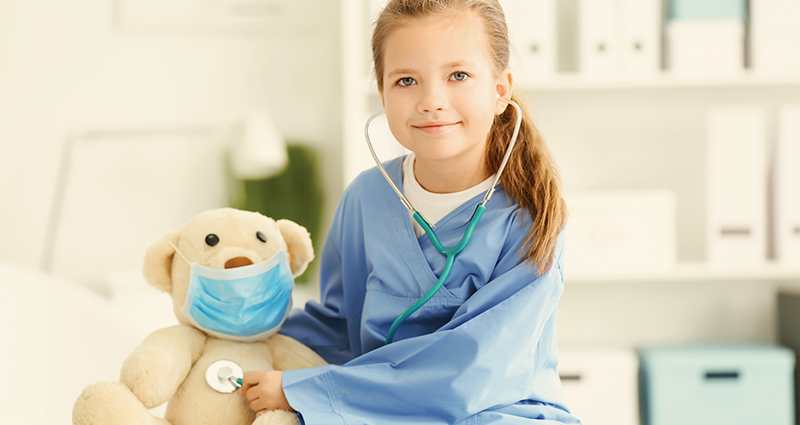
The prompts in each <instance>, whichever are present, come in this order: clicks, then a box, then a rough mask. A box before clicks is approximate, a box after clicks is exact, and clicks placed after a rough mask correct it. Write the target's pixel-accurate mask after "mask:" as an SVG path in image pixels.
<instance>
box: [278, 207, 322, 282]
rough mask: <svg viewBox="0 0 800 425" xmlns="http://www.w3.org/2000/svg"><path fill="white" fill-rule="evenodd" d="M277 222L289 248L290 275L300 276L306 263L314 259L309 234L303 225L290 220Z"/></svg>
mask: <svg viewBox="0 0 800 425" xmlns="http://www.w3.org/2000/svg"><path fill="white" fill-rule="evenodd" d="M277 224H278V228H279V229H280V230H281V235H283V239H284V240H285V241H286V246H287V249H288V250H289V266H290V267H291V269H292V277H297V276H300V275H301V274H303V272H304V271H306V267H308V263H310V262H311V260H313V259H314V247H313V245H311V235H309V234H308V230H306V228H305V227H303V226H301V225H299V224H297V223H295V222H293V221H290V220H278V221H277Z"/></svg>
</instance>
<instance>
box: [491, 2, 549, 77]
mask: <svg viewBox="0 0 800 425" xmlns="http://www.w3.org/2000/svg"><path fill="white" fill-rule="evenodd" d="M500 3H501V5H502V6H503V11H504V13H505V15H506V22H507V23H508V27H509V28H508V30H509V34H510V36H511V43H512V53H511V69H512V71H514V77H515V78H516V79H517V82H518V83H521V84H522V85H523V86H525V85H530V84H532V83H535V82H539V81H550V80H552V79H553V78H554V77H555V75H556V72H557V69H556V68H557V59H558V44H557V42H556V20H557V16H556V1H555V0H502V1H501V2H500Z"/></svg>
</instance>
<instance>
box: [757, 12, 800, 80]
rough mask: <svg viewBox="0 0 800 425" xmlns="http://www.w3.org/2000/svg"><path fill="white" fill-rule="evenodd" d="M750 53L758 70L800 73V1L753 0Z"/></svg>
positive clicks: (765, 73) (768, 72)
mask: <svg viewBox="0 0 800 425" xmlns="http://www.w3.org/2000/svg"><path fill="white" fill-rule="evenodd" d="M750 57H751V65H752V68H753V72H755V73H757V74H760V75H769V76H796V75H798V74H800V1H797V0H750Z"/></svg>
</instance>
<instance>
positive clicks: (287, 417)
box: [253, 410, 300, 425]
mask: <svg viewBox="0 0 800 425" xmlns="http://www.w3.org/2000/svg"><path fill="white" fill-rule="evenodd" d="M253 425H300V420H299V419H297V414H295V413H292V412H289V411H286V410H272V411H267V412H264V413H262V414H260V415H258V417H257V418H256V420H255V422H253Z"/></svg>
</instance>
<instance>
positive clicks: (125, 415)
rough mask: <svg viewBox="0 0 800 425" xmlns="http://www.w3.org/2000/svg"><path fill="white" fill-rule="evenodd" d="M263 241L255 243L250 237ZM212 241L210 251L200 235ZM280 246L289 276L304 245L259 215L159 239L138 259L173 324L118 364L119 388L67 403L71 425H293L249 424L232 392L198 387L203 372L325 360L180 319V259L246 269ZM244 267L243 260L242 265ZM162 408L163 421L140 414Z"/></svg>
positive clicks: (307, 242) (267, 420)
mask: <svg viewBox="0 0 800 425" xmlns="http://www.w3.org/2000/svg"><path fill="white" fill-rule="evenodd" d="M259 231H260V232H261V233H263V235H265V236H266V239H267V241H266V242H262V241H261V240H259V239H258V238H257V237H256V232H259ZM210 233H213V234H215V235H217V236H218V238H219V243H218V244H216V245H215V246H209V245H207V244H206V242H205V240H206V236H207V235H208V234H210ZM282 242H285V244H286V247H287V251H288V253H289V264H290V267H291V270H292V274H293V275H294V276H297V275H299V274H300V273H302V272H303V271H304V270H305V269H306V267H307V266H308V263H309V262H310V261H311V260H312V259H313V258H314V252H313V249H312V246H311V238H310V237H309V234H308V232H307V231H306V229H305V228H303V227H302V226H300V225H298V224H296V223H294V222H291V221H288V220H278V221H277V222H276V221H274V220H272V219H271V218H268V217H265V216H263V215H261V214H257V213H252V212H247V211H240V210H235V209H231V208H222V209H217V210H211V211H206V212H204V213H202V214H200V215H198V216H197V217H195V218H193V219H192V220H191V221H189V223H188V224H187V225H186V226H185V227H184V228H183V230H181V231H180V232H179V233H173V234H169V235H167V236H166V237H165V238H164V239H163V240H161V241H159V242H157V243H155V244H154V245H153V246H151V247H150V248H149V249H148V250H147V253H146V254H145V260H144V277H145V280H147V282H148V283H149V284H151V285H153V286H155V287H156V288H157V289H158V290H160V291H163V292H166V293H168V294H170V295H171V296H172V299H173V300H174V301H175V303H174V312H175V315H176V317H177V318H178V322H179V323H180V325H177V326H172V327H169V328H166V329H161V330H158V331H155V332H153V333H152V334H150V335H149V336H148V337H147V338H145V340H144V342H142V345H140V346H139V347H138V348H137V349H136V350H134V351H133V353H131V354H130V356H128V358H127V359H126V360H125V362H124V363H123V365H122V371H121V373H120V382H107V381H106V382H99V383H96V384H93V385H90V386H89V387H87V388H86V389H85V390H84V391H83V393H81V395H80V396H79V397H78V400H77V401H76V402H75V406H74V408H73V414H72V422H73V424H75V425H112V424H113V425H117V424H119V425H134V424H136V425H139V424H142V425H144V424H163V425H167V424H171V425H205V424H208V425H211V424H213V425H245V424H248V425H249V424H257V425H284V424H298V423H299V422H298V420H297V417H296V416H295V414H293V413H290V412H287V411H275V412H268V413H266V414H263V415H261V416H259V417H258V419H256V418H255V413H254V412H253V411H252V410H250V408H249V405H248V403H247V400H246V399H244V398H242V397H241V396H240V395H239V393H238V392H234V393H230V394H222V393H218V392H216V391H214V390H213V389H211V387H209V386H208V384H207V383H206V380H205V373H206V368H207V367H208V366H209V365H210V364H212V363H213V362H215V361H217V360H230V361H233V362H235V363H237V364H239V365H240V366H241V367H242V369H243V370H244V371H249V370H272V369H275V370H291V369H299V368H305V367H314V366H322V365H324V364H325V361H324V360H322V358H321V357H319V356H318V355H317V354H316V353H314V352H313V351H311V350H310V349H309V348H307V347H305V346H304V345H302V344H300V343H299V342H297V341H295V340H294V339H292V338H289V337H286V336H282V335H273V336H270V337H267V338H265V339H263V340H260V341H256V342H236V341H231V340H225V339H219V338H216V337H213V336H210V335H207V334H206V333H204V332H203V331H201V330H199V329H197V328H195V327H194V326H192V325H191V323H190V322H189V321H188V320H186V319H185V318H184V317H183V315H182V314H181V312H180V311H181V308H182V307H183V304H184V302H185V300H186V294H187V291H188V289H189V265H188V264H187V263H186V261H184V260H183V259H182V258H181V257H180V256H179V255H177V254H176V253H175V249H173V248H172V245H175V246H177V247H178V249H179V250H180V252H181V253H183V255H184V256H186V258H187V260H189V261H194V262H197V263H199V264H202V265H204V266H206V267H211V268H216V269H223V268H225V263H226V262H227V261H228V260H230V259H233V258H240V260H239V261H241V257H243V258H246V259H248V260H249V261H251V262H252V263H253V264H256V263H259V262H261V261H264V260H266V259H267V258H269V257H271V256H272V255H273V254H275V253H276V252H277V251H278V250H279V249H281V247H282V246H283V243H282ZM245 262H246V261H245ZM165 402H168V404H167V410H166V414H165V419H161V418H156V417H154V416H152V415H151V414H150V413H149V412H148V410H147V409H150V408H153V407H156V406H159V405H161V404H163V403H165Z"/></svg>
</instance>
